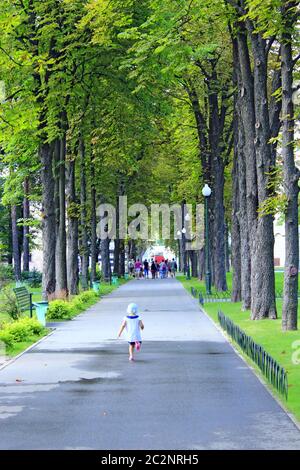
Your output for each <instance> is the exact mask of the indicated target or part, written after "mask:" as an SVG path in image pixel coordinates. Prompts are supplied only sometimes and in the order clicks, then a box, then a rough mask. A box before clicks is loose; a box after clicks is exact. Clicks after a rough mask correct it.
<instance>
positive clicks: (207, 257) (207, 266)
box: [202, 183, 211, 295]
mask: <svg viewBox="0 0 300 470" xmlns="http://www.w3.org/2000/svg"><path fill="white" fill-rule="evenodd" d="M202 194H203V196H204V200H205V285H206V294H207V295H211V270H210V253H209V217H208V198H209V197H210V195H211V189H210V187H209V186H208V184H207V183H206V184H205V186H204V188H203V189H202Z"/></svg>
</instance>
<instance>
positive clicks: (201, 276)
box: [198, 248, 205, 281]
mask: <svg viewBox="0 0 300 470" xmlns="http://www.w3.org/2000/svg"><path fill="white" fill-rule="evenodd" d="M204 271H205V252H204V248H201V250H200V251H199V253H198V276H199V279H200V281H202V280H203V279H204Z"/></svg>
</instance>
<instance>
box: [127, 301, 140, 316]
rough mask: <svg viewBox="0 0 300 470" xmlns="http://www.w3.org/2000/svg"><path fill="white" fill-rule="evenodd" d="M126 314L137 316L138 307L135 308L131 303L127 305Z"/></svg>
mask: <svg viewBox="0 0 300 470" xmlns="http://www.w3.org/2000/svg"><path fill="white" fill-rule="evenodd" d="M127 313H128V314H129V315H135V314H137V313H138V306H137V304H133V303H131V304H129V305H128V307H127Z"/></svg>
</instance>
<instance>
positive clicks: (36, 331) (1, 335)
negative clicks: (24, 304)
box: [0, 318, 45, 347]
mask: <svg viewBox="0 0 300 470" xmlns="http://www.w3.org/2000/svg"><path fill="white" fill-rule="evenodd" d="M44 332H45V328H44V327H43V326H42V325H41V324H40V323H39V322H38V321H37V320H34V319H32V318H22V319H19V320H17V321H15V322H13V323H4V324H3V325H2V328H1V330H0V341H3V342H4V343H5V344H6V346H8V347H11V346H13V343H19V342H23V341H29V340H30V339H31V338H32V337H33V336H40V335H41V334H43V333H44Z"/></svg>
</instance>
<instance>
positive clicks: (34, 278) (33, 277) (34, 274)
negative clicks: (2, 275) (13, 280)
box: [21, 268, 42, 288]
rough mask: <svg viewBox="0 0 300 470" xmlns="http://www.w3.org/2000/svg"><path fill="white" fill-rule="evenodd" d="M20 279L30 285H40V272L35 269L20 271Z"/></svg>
mask: <svg viewBox="0 0 300 470" xmlns="http://www.w3.org/2000/svg"><path fill="white" fill-rule="evenodd" d="M21 278H22V281H26V282H27V283H28V284H29V286H30V287H33V288H34V287H40V286H41V284H42V273H41V272H40V271H38V270H37V269H35V268H34V269H33V270H32V271H23V272H22V277H21Z"/></svg>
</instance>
